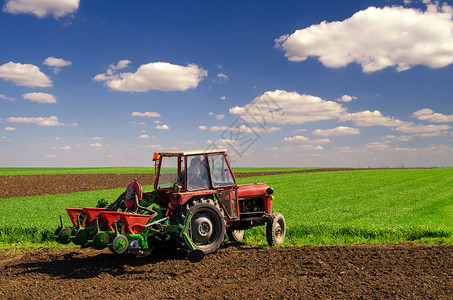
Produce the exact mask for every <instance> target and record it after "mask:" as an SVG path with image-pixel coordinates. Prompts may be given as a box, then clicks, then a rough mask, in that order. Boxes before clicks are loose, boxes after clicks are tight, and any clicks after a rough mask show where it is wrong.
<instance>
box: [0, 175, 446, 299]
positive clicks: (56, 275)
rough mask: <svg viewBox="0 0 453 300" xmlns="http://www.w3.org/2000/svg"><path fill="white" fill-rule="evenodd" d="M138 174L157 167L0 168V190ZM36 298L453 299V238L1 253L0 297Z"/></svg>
mask: <svg viewBox="0 0 453 300" xmlns="http://www.w3.org/2000/svg"><path fill="white" fill-rule="evenodd" d="M335 170H338V169H335ZM263 174H264V173H258V174H248V175H249V176H250V175H253V176H257V175H263ZM245 175H246V174H241V176H245ZM21 177H24V178H21ZM132 178H138V179H139V180H140V182H141V183H142V184H144V185H148V184H152V183H153V181H154V175H153V174H132V175H47V176H44V175H43V176H12V177H11V176H0V198H8V197H13V196H26V195H29V196H32V195H40V194H57V193H69V192H75V191H84V190H94V189H108V188H117V187H125V186H126V185H127V184H128V183H129V182H130V181H131V179H132ZM17 187H20V188H17ZM16 190H20V191H19V192H20V193H19V194H17V193H16ZM0 203H1V200H0ZM37 298H38V299H86V298H94V299H111V298H120V299H151V298H155V299H192V298H193V299H345V298H346V299H349V298H353V299H356V298H361V299H384V298H390V299H401V298H404V299H452V298H453V246H452V245H448V246H447V245H436V246H425V245H412V244H402V245H361V246H332V247H315V246H307V247H289V248H269V249H258V248H252V247H250V246H248V245H246V244H232V243H228V242H227V243H226V244H225V245H224V246H223V247H222V248H221V249H220V250H219V251H218V252H217V253H215V254H212V255H208V256H206V257H205V258H204V259H203V260H202V261H201V262H199V263H190V262H189V261H188V259H187V257H186V255H185V254H184V253H183V252H153V253H152V254H151V255H150V256H148V257H145V258H136V257H135V256H132V255H121V256H118V255H115V254H113V253H111V252H110V251H109V250H103V251H97V250H94V249H79V248H63V249H51V248H44V249H37V250H34V251H33V252H29V253H9V254H5V253H0V299H37Z"/></svg>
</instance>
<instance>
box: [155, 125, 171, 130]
mask: <svg viewBox="0 0 453 300" xmlns="http://www.w3.org/2000/svg"><path fill="white" fill-rule="evenodd" d="M156 129H159V130H168V129H170V127H168V125H165V124H164V125H157V126H156Z"/></svg>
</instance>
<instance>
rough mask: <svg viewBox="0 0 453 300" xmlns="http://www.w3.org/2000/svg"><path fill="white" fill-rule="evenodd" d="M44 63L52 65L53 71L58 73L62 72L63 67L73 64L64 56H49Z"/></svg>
mask: <svg viewBox="0 0 453 300" xmlns="http://www.w3.org/2000/svg"><path fill="white" fill-rule="evenodd" d="M43 64H45V65H46V66H49V67H52V68H53V72H54V73H55V74H56V73H58V72H60V70H61V68H62V67H69V66H71V65H72V62H70V61H67V60H64V59H62V58H55V57H52V56H51V57H48V58H46V59H45V60H44V62H43Z"/></svg>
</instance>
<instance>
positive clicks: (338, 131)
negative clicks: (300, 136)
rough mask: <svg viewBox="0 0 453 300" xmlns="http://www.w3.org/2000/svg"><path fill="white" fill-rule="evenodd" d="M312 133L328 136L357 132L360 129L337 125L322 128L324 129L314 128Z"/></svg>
mask: <svg viewBox="0 0 453 300" xmlns="http://www.w3.org/2000/svg"><path fill="white" fill-rule="evenodd" d="M312 133H313V134H315V135H323V136H328V135H333V136H338V135H350V134H359V133H360V130H359V129H358V128H352V127H346V126H338V127H336V128H332V129H324V130H323V129H316V130H313V132H312Z"/></svg>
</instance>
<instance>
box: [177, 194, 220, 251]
mask: <svg viewBox="0 0 453 300" xmlns="http://www.w3.org/2000/svg"><path fill="white" fill-rule="evenodd" d="M189 212H191V213H192V215H191V218H190V220H189V225H188V228H187V235H188V236H189V239H190V241H191V242H192V244H194V246H195V249H196V250H201V251H203V253H204V254H210V253H214V252H216V251H217V250H218V249H219V248H220V246H222V244H223V242H224V240H225V219H224V218H223V215H222V212H221V211H220V207H219V206H218V204H216V203H215V202H214V201H213V200H211V199H205V198H202V199H195V200H193V201H192V202H191V203H190V204H189V205H187V206H184V207H181V208H180V209H179V211H178V214H177V216H176V222H177V223H178V225H182V226H183V225H184V224H185V221H186V218H187V216H188V213H189ZM178 241H179V242H180V244H182V245H183V246H184V247H186V248H188V245H186V242H185V240H184V239H183V238H179V239H178Z"/></svg>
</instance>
